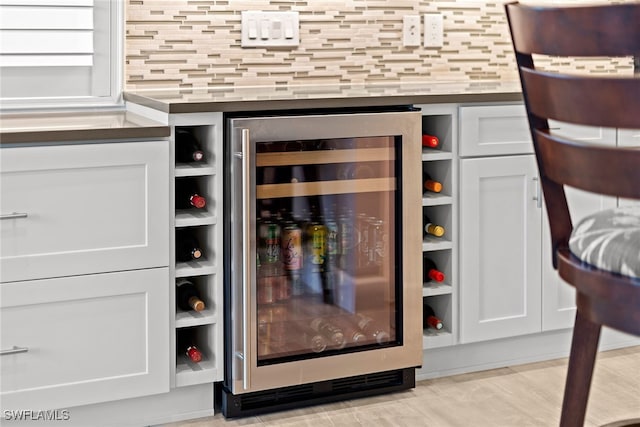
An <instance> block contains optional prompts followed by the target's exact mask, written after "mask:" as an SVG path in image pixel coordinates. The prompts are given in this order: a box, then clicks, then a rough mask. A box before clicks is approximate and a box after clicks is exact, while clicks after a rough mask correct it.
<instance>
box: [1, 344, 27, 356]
mask: <svg viewBox="0 0 640 427" xmlns="http://www.w3.org/2000/svg"><path fill="white" fill-rule="evenodd" d="M27 351H29V349H28V348H27V347H17V346H15V345H14V346H13V348H10V349H8V350H0V356H4V355H6V354H18V353H26V352H27Z"/></svg>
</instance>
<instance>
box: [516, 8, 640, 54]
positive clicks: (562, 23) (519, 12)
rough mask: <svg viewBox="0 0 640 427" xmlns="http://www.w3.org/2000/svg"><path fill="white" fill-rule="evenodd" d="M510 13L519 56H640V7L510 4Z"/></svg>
mask: <svg viewBox="0 0 640 427" xmlns="http://www.w3.org/2000/svg"><path fill="white" fill-rule="evenodd" d="M506 10H507V15H508V17H509V21H510V27H511V36H512V39H513V43H514V46H515V49H516V52H521V53H525V54H543V55H551V56H585V57H586V56H637V55H638V54H640V47H639V44H640V43H639V42H638V41H639V40H640V8H638V5H637V4H626V3H625V4H616V5H606V6H605V7H602V6H576V7H566V8H553V7H549V8H544V7H525V6H524V5H519V4H508V5H506ZM603 24H604V25H603ZM541 29H544V30H542V31H541Z"/></svg>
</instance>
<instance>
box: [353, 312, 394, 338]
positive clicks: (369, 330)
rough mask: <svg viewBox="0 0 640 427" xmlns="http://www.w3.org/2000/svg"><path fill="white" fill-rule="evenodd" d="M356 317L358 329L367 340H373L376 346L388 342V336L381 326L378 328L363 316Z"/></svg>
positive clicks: (374, 322)
mask: <svg viewBox="0 0 640 427" xmlns="http://www.w3.org/2000/svg"><path fill="white" fill-rule="evenodd" d="M357 316H358V328H360V330H361V331H362V333H363V334H365V335H366V336H367V337H368V338H369V339H374V340H376V342H377V343H378V344H384V343H386V342H389V340H390V338H391V337H390V335H389V332H387V331H386V330H385V329H384V328H383V327H382V326H380V325H379V324H378V323H377V322H376V321H375V320H374V319H373V318H371V317H369V316H366V315H364V314H360V313H358V314H357Z"/></svg>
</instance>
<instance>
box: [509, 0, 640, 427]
mask: <svg viewBox="0 0 640 427" xmlns="http://www.w3.org/2000/svg"><path fill="white" fill-rule="evenodd" d="M505 9H506V13H507V19H508V23H509V27H510V30H511V38H512V42H513V47H514V51H515V55H516V62H517V64H518V70H519V74H520V80H521V84H522V92H523V97H524V102H525V106H526V109H527V114H528V118H529V125H530V128H531V136H532V139H533V145H534V149H535V154H536V158H537V162H538V169H539V173H540V182H541V185H542V190H543V194H544V198H545V203H546V206H547V211H548V215H549V223H550V228H551V241H552V245H553V259H552V262H553V266H554V268H556V269H557V270H558V272H559V274H560V276H561V277H562V278H563V279H564V280H565V281H566V282H568V283H569V284H570V285H572V286H574V287H575V289H576V304H577V314H576V319H575V325H574V330H573V340H572V344H571V352H570V356H569V368H568V372H567V379H566V384H565V391H564V399H563V403H562V414H561V418H560V425H561V426H582V425H583V424H584V419H585V412H586V406H587V400H588V396H589V388H590V385H591V377H592V373H593V367H594V363H595V357H596V351H597V345H598V340H599V336H600V329H601V327H602V325H605V326H608V327H611V328H615V329H618V330H621V331H624V332H627V333H631V334H635V335H640V205H638V206H631V207H629V206H627V207H623V208H617V209H610V210H608V211H601V212H598V213H594V214H593V215H589V216H588V217H586V218H584V219H582V220H581V221H580V223H579V224H576V226H575V227H574V225H573V223H572V220H571V217H570V214H569V210H568V204H567V203H568V202H567V199H566V197H565V190H564V186H565V185H566V186H570V187H575V188H578V189H582V190H586V191H590V192H594V193H598V194H604V195H609V196H618V197H621V198H634V199H640V149H634V148H621V147H609V146H603V145H594V144H589V143H584V142H580V141H576V140H572V139H570V138H567V137H560V136H558V135H554V134H553V131H552V130H550V129H549V123H548V120H557V121H560V122H569V123H574V124H578V125H587V126H602V127H611V128H629V129H640V75H633V74H632V73H631V72H629V73H628V74H624V75H623V74H622V73H620V74H615V75H593V74H592V75H587V74H586V73H582V74H578V73H575V72H573V71H572V72H563V73H558V72H551V71H542V70H540V67H538V69H536V67H535V66H534V59H535V62H536V63H537V64H538V65H539V64H540V62H539V60H540V59H541V57H539V56H538V54H540V55H549V56H551V57H556V56H560V57H632V56H636V57H638V56H640V3H627V4H617V5H612V4H609V5H598V6H596V5H589V6H577V7H534V6H531V5H523V4H518V3H517V2H516V3H510V4H507V5H505ZM638 369H639V370H638V371H637V372H635V373H630V375H636V376H638V372H640V367H638ZM612 386H615V385H614V384H612ZM636 425H637V424H636Z"/></svg>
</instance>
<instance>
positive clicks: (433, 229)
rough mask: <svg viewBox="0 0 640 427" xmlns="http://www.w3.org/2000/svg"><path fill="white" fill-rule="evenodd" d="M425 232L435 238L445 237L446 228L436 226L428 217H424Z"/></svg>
mask: <svg viewBox="0 0 640 427" xmlns="http://www.w3.org/2000/svg"><path fill="white" fill-rule="evenodd" d="M424 231H425V233H426V234H430V235H432V236H435V237H442V236H444V227H443V226H441V225H437V224H434V223H433V222H432V221H431V219H430V218H429V217H428V216H426V215H425V216H424Z"/></svg>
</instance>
